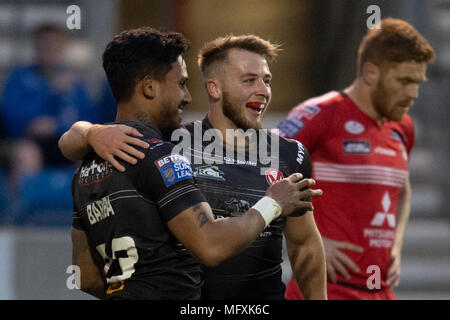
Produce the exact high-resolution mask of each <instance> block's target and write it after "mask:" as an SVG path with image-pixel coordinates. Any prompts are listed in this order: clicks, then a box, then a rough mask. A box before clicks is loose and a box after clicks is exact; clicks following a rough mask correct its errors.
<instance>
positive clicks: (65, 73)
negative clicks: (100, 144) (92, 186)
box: [0, 24, 96, 182]
mask: <svg viewBox="0 0 450 320" xmlns="http://www.w3.org/2000/svg"><path fill="white" fill-rule="evenodd" d="M32 39H33V45H34V62H33V63H32V64H31V65H28V66H20V67H16V68H15V69H14V70H13V71H12V73H11V74H10V76H9V78H8V79H7V81H6V84H5V87H4V90H3V97H2V101H1V105H0V117H1V121H2V126H3V131H4V137H5V138H6V139H8V140H11V141H14V144H13V146H14V147H13V148H12V150H13V151H12V154H11V168H10V169H11V170H12V171H11V173H12V178H13V181H12V182H18V181H19V179H20V178H21V177H22V176H24V175H31V174H34V173H36V172H38V171H39V170H40V169H42V167H43V166H61V165H70V164H71V163H70V162H68V161H67V160H65V159H64V157H62V155H61V154H60V152H59V150H58V148H57V141H58V138H59V136H60V135H61V134H62V133H63V132H64V131H66V130H67V129H69V128H70V126H71V124H72V123H74V122H75V121H77V120H87V121H90V120H93V119H95V118H96V115H95V109H94V108H92V104H91V101H90V99H89V97H88V94H87V91H86V88H85V86H84V84H83V83H82V82H81V81H80V80H79V79H77V77H76V76H75V73H74V71H73V70H71V68H70V66H68V65H65V64H64V63H63V58H64V54H65V45H66V42H67V39H66V34H65V30H64V29H63V28H61V27H59V26H57V25H53V24H43V25H40V26H38V27H37V28H36V29H35V30H34V32H33V35H32Z"/></svg>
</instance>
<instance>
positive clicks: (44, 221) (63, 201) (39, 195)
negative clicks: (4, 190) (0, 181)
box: [15, 168, 74, 227]
mask: <svg viewBox="0 0 450 320" xmlns="http://www.w3.org/2000/svg"><path fill="white" fill-rule="evenodd" d="M73 173H74V170H73V169H72V168H69V169H60V168H46V169H44V170H42V171H41V172H40V173H38V174H36V175H34V176H31V177H27V178H25V179H24V180H23V181H22V182H21V185H20V190H19V199H18V200H19V213H18V214H17V217H16V221H15V224H16V225H27V226H42V227H69V226H70V224H71V221H72V211H73V210H72V195H71V183H72V176H73Z"/></svg>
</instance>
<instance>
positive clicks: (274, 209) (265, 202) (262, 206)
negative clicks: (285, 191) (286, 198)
mask: <svg viewBox="0 0 450 320" xmlns="http://www.w3.org/2000/svg"><path fill="white" fill-rule="evenodd" d="M252 208H253V209H255V210H258V212H259V213H260V214H261V216H262V217H263V219H264V221H265V223H266V226H265V228H266V227H267V226H268V225H269V224H270V223H271V222H272V221H273V220H274V219H276V218H278V217H279V216H280V215H281V206H280V204H279V203H278V202H276V201H275V200H273V199H272V198H270V197H267V196H265V197H263V198H261V199H260V200H259V201H258V202H257V203H255V205H254V206H253V207H252Z"/></svg>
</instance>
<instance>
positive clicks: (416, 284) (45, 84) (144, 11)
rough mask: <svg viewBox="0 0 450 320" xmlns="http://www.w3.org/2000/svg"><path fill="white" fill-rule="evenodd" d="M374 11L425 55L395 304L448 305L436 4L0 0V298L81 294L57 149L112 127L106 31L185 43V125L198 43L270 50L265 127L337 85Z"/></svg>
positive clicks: (445, 158) (445, 58) (347, 76)
mask: <svg viewBox="0 0 450 320" xmlns="http://www.w3.org/2000/svg"><path fill="white" fill-rule="evenodd" d="M373 4H376V5H378V6H379V7H380V10H381V17H382V18H384V17H388V16H392V17H395V18H401V19H404V20H406V21H408V22H410V23H411V24H413V25H414V26H415V27H416V28H417V29H418V30H419V31H420V32H421V33H422V34H423V35H424V36H425V37H426V38H427V39H428V40H429V42H430V43H431V45H432V46H433V47H434V48H435V51H436V56H437V59H436V62H435V63H434V64H433V65H431V66H430V68H429V70H428V79H429V81H428V83H426V84H424V85H423V86H422V87H421V92H420V98H419V99H418V101H417V102H416V104H415V106H414V108H413V109H412V111H411V116H412V117H413V120H414V122H415V126H416V148H415V149H414V150H413V152H412V156H411V167H410V174H411V181H412V190H413V195H412V214H411V222H410V225H409V227H408V229H407V233H406V239H405V249H404V250H405V253H404V256H405V258H404V262H403V265H404V267H403V280H402V283H401V285H400V287H399V290H398V292H397V295H398V297H399V298H439V299H441V298H444V299H449V298H450V263H449V220H448V219H449V195H450V192H449V191H450V183H449V181H450V179H449V178H450V177H449V170H448V169H449V159H450V151H449V136H450V131H449V107H450V93H449V92H450V90H448V88H450V41H449V39H450V1H449V0H395V1H388V0H383V1H366V0H344V1H334V0H320V1H313V0H282V1H263V0H246V1H240V0H229V1H220V0H189V1H183V0H165V1H162V0H160V1H158V0H147V1H144V0H131V1H125V0H95V1H89V0H39V1H38V0H34V1H33V0H14V1H13V0H10V1H8V0H0V87H1V90H0V227H1V229H0V254H1V255H2V256H3V257H6V258H5V259H4V261H1V262H0V281H2V283H4V284H5V286H4V287H3V288H2V289H0V298H2V299H22V298H26V299H40V298H42V299H45V298H81V297H84V296H83V295H82V294H81V293H79V292H71V291H70V290H68V289H67V287H66V282H65V279H66V278H67V277H68V274H66V268H67V266H69V265H70V238H69V234H70V233H69V232H68V229H69V228H70V225H71V217H72V197H71V193H70V186H71V179H72V175H73V173H74V171H75V168H76V166H77V163H73V162H70V161H67V160H65V159H64V158H63V157H62V155H61V154H60V152H59V150H58V148H57V141H58V139H59V137H60V135H61V134H62V133H63V132H64V131H66V130H67V129H68V128H70V126H71V125H72V124H73V123H74V122H75V121H77V120H86V121H91V122H96V123H105V122H111V121H114V118H115V102H114V99H113V97H112V94H111V92H110V89H109V86H108V84H107V82H106V79H105V75H104V72H103V70H102V67H101V55H102V52H103V50H104V47H105V45H106V44H107V43H108V42H109V41H110V40H111V39H112V37H113V35H114V34H116V33H118V32H119V31H121V30H123V29H126V28H132V27H140V26H153V27H164V28H167V29H170V30H175V31H179V32H182V33H183V34H184V35H185V36H186V37H187V38H188V39H189V40H190V41H191V49H190V51H189V52H188V54H187V56H186V61H187V63H188V71H189V75H190V80H189V89H190V90H191V93H192V96H193V103H192V104H191V105H190V106H188V108H187V109H185V111H184V115H183V117H184V118H185V120H187V121H188V120H192V119H196V118H201V117H203V114H204V113H205V112H206V110H207V109H206V108H207V105H206V101H207V100H206V94H205V93H204V92H203V90H204V89H203V86H202V83H201V81H200V73H199V71H198V70H197V66H196V53H197V51H198V50H199V49H200V47H201V46H202V44H203V43H204V42H206V41H209V40H212V39H214V38H215V37H217V36H222V35H225V34H230V33H233V34H235V35H239V34H246V33H253V34H256V35H258V36H260V37H262V38H265V39H268V40H271V41H273V42H277V43H281V44H282V48H283V50H284V51H283V52H282V53H281V55H280V57H279V58H278V59H277V61H276V62H275V63H274V64H273V65H271V71H272V73H273V76H274V78H273V82H272V90H273V99H272V103H271V106H270V110H269V112H268V113H267V115H266V119H265V121H264V127H266V128H272V127H274V126H276V124H277V123H278V122H279V121H281V120H282V119H283V118H284V117H285V116H286V114H287V112H288V111H289V110H290V109H291V108H292V107H293V106H295V105H296V104H298V103H299V102H301V101H304V100H305V99H307V98H310V97H314V96H317V95H320V94H322V93H325V92H327V91H329V90H333V89H343V88H345V87H346V86H347V85H348V84H350V82H351V81H352V79H353V78H354V76H355V72H356V50H357V46H358V43H359V41H360V39H361V37H362V35H363V34H364V33H365V32H366V29H367V26H366V21H367V19H368V17H369V16H370V14H369V13H367V12H366V10H367V8H368V6H369V5H373ZM70 5H77V6H78V7H79V8H80V13H81V23H80V29H69V28H68V27H67V19H68V18H69V17H70V15H71V14H70V13H67V8H68V7H69V6H70ZM26 268H28V269H26ZM30 269H33V270H34V272H32V273H30V272H29V271H26V270H30ZM286 269H287V271H286V277H288V276H289V274H288V273H289V270H288V267H286ZM30 283H32V284H30ZM42 285H44V286H45V287H46V288H47V289H48V290H42Z"/></svg>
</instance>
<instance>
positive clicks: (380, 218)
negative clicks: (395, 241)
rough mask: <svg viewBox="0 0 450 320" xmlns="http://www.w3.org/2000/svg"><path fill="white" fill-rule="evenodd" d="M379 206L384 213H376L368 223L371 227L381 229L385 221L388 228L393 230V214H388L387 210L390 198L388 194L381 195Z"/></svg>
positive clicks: (389, 205)
mask: <svg viewBox="0 0 450 320" xmlns="http://www.w3.org/2000/svg"><path fill="white" fill-rule="evenodd" d="M381 205H382V207H383V210H384V212H377V213H376V214H375V216H374V217H373V219H372V221H371V222H370V225H371V226H377V227H381V226H382V225H383V224H384V222H385V220H387V223H388V225H389V227H391V228H395V214H394V213H389V212H388V211H389V208H390V207H391V198H390V197H389V193H388V192H385V193H384V195H383V199H382V200H381Z"/></svg>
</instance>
